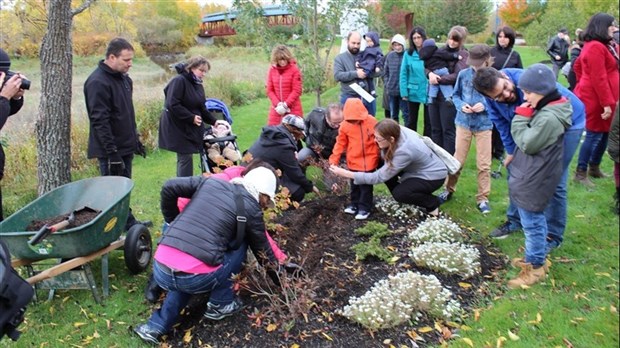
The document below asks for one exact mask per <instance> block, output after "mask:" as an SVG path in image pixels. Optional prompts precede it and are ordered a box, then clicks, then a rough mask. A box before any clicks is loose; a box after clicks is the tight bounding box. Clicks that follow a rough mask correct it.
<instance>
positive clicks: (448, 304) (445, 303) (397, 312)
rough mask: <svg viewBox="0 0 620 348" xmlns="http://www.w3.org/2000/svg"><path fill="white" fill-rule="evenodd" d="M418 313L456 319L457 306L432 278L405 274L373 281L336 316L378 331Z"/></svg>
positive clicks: (446, 290) (458, 308)
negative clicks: (370, 286) (366, 289)
mask: <svg viewBox="0 0 620 348" xmlns="http://www.w3.org/2000/svg"><path fill="white" fill-rule="evenodd" d="M422 312H424V313H426V314H427V315H429V316H431V317H433V318H437V319H450V318H455V317H458V315H459V314H460V313H461V306H460V304H459V303H458V301H456V300H454V299H452V293H451V292H450V290H448V289H446V288H444V287H443V286H442V285H441V282H440V281H439V280H438V279H437V278H436V277H435V276H433V275H422V274H420V273H417V272H411V271H407V272H401V273H398V274H396V275H391V276H389V277H388V278H387V279H382V280H380V281H378V282H376V283H375V284H374V285H373V286H372V288H371V289H370V290H369V291H368V292H366V293H365V294H364V295H362V296H360V297H351V298H350V299H349V304H348V305H346V306H345V307H344V308H343V309H342V310H341V311H339V314H341V315H343V316H345V317H346V318H348V319H350V320H353V321H355V322H357V323H359V324H361V325H362V326H364V327H366V328H368V329H370V330H379V329H385V328H389V327H394V326H397V325H400V324H402V323H404V322H406V321H409V320H414V321H415V320H417V319H418V318H419V317H420V316H421V313H422Z"/></svg>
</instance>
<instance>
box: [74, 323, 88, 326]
mask: <svg viewBox="0 0 620 348" xmlns="http://www.w3.org/2000/svg"><path fill="white" fill-rule="evenodd" d="M84 325H86V323H80V322H77V323H73V327H80V326H84Z"/></svg>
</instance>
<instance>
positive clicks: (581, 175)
mask: <svg viewBox="0 0 620 348" xmlns="http://www.w3.org/2000/svg"><path fill="white" fill-rule="evenodd" d="M573 181H575V182H576V183H578V184H582V185H583V186H585V187H589V188H592V187H594V186H595V185H594V183H593V182H592V181H591V180H590V179H589V178H588V174H587V172H586V170H585V169H579V168H577V170H575V177H574V178H573Z"/></svg>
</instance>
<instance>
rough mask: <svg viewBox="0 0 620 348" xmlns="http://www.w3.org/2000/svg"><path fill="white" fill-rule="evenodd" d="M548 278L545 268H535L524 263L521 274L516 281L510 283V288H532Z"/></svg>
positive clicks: (512, 280)
mask: <svg viewBox="0 0 620 348" xmlns="http://www.w3.org/2000/svg"><path fill="white" fill-rule="evenodd" d="M546 276H547V272H545V267H544V266H541V267H538V268H534V267H532V264H531V263H525V262H524V263H523V265H521V272H519V275H518V276H517V277H516V278H515V279H511V280H509V281H508V287H509V288H511V289H518V288H520V287H521V286H523V285H527V286H530V285H533V284H536V283H538V282H539V281H541V280H543V279H545V277H546Z"/></svg>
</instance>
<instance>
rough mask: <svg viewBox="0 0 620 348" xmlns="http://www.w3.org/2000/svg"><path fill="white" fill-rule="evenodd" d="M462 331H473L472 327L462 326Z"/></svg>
mask: <svg viewBox="0 0 620 348" xmlns="http://www.w3.org/2000/svg"><path fill="white" fill-rule="evenodd" d="M461 330H463V331H469V330H471V327H469V326H467V325H461Z"/></svg>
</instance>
